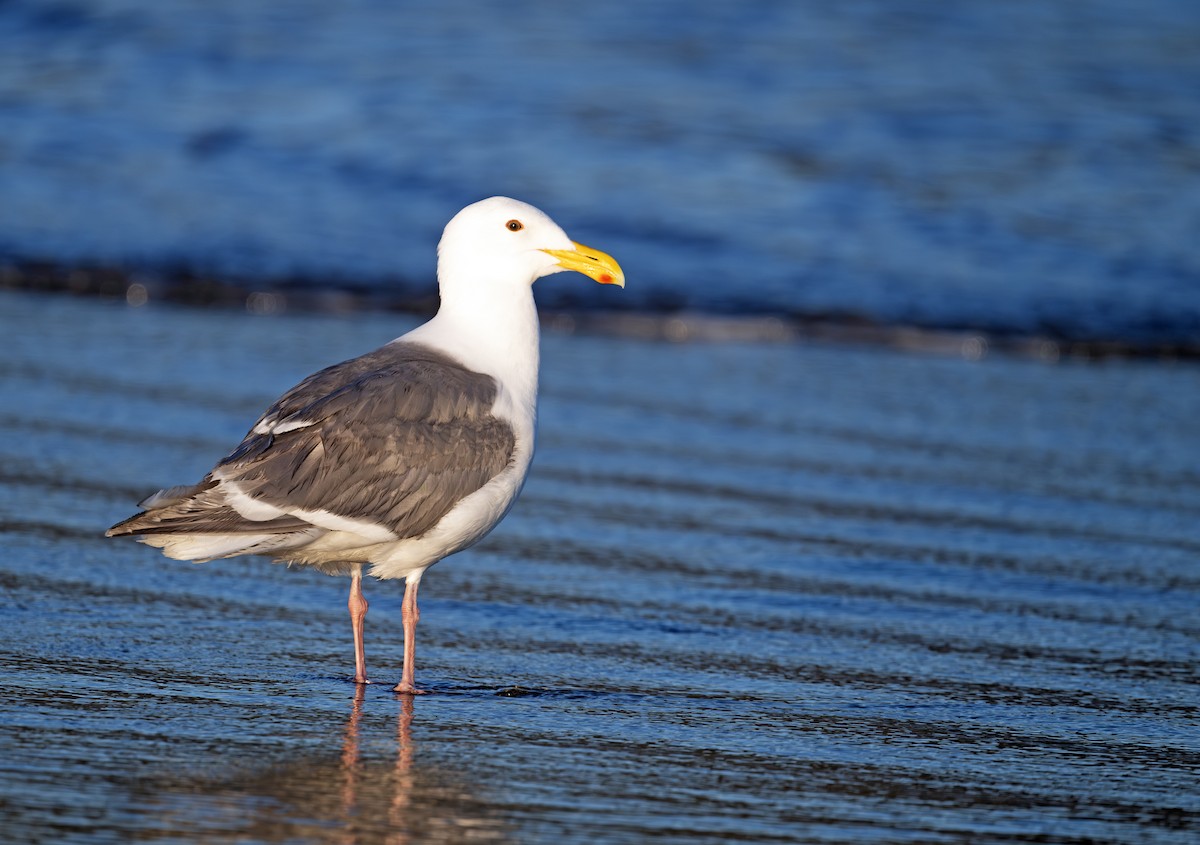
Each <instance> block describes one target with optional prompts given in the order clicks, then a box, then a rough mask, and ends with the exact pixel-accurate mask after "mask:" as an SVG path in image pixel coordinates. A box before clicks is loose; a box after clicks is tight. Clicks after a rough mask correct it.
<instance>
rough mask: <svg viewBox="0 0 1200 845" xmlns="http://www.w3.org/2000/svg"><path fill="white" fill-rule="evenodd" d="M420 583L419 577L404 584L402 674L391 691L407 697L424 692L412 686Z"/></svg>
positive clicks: (419, 615) (419, 614) (419, 616)
mask: <svg viewBox="0 0 1200 845" xmlns="http://www.w3.org/2000/svg"><path fill="white" fill-rule="evenodd" d="M420 583H421V578H420V576H419V575H418V576H417V577H416V578H411V577H410V578H409V579H408V580H407V581H406V582H405V584H404V604H403V605H401V613H402V616H403V621H404V673H403V674H402V675H401V676H400V683H398V684H396V686H395V687H394V688H393V689H394V690H395V691H396V692H404V693H408V694H409V695H421V694H422V693H424V692H425V690H423V689H417V688H416V686H415V685H414V684H413V675H414V673H415V665H414V664H415V662H416V655H417V620H418V619H420V618H421V612H420V611H419V610H417V585H418V584H420Z"/></svg>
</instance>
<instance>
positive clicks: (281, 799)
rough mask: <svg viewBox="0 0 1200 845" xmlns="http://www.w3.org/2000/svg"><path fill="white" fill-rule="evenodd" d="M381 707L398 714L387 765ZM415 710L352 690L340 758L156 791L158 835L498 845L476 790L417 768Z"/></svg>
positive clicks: (410, 703) (398, 700)
mask: <svg viewBox="0 0 1200 845" xmlns="http://www.w3.org/2000/svg"><path fill="white" fill-rule="evenodd" d="M385 708H386V709H387V710H391V709H393V708H394V709H395V712H396V717H395V718H396V721H395V723H394V724H395V734H394V741H395V746H394V757H393V756H392V740H393V737H392V734H391V731H390V730H388V731H386V733H380V732H379V730H378V729H379V727H380V726H381V723H380V720H379V719H378V718H373V716H375V717H378V716H380V715H382V712H381V711H383V710H384V709H385ZM414 709H415V703H414V697H413V696H411V695H404V696H396V697H395V698H394V699H384V698H380V699H375V700H373V699H372V698H371V697H369V696H368V695H367V687H365V686H359V687H357V689H356V691H355V694H354V697H353V699H352V700H351V703H350V709H349V713H348V715H347V716H346V720H345V723H344V725H343V726H342V727H341V731H340V739H341V748H340V755H338V756H332V755H331V756H326V757H324V758H322V757H321V756H317V757H306V758H302V759H294V760H290V761H287V762H284V763H282V764H275V765H271V766H268V767H265V768H257V769H255V770H252V771H250V772H243V773H241V774H238V775H235V776H233V777H225V778H217V779H205V780H203V781H196V780H190V781H188V782H186V783H172V784H170V785H166V784H160V785H159V787H158V788H157V789H155V790H154V792H153V796H152V797H151V796H147V800H148V801H149V803H153V804H155V805H157V807H158V810H159V813H158V818H159V820H160V822H161V823H162V824H163V828H165V829H167V830H175V831H178V832H181V833H186V832H187V831H188V830H195V829H197V826H200V827H201V828H202V829H203V831H204V834H205V835H204V840H205V841H206V842H234V841H244V840H245V839H246V838H251V839H254V840H257V841H261V842H291V841H297V840H303V841H306V842H318V843H321V842H326V843H336V844H337V845H375V843H384V845H406V843H416V842H421V843H424V842H432V843H448V842H463V841H467V840H469V841H471V842H479V841H484V842H498V841H504V840H505V839H506V838H507V835H506V830H505V825H504V823H503V822H502V821H501V819H500V818H499V814H498V813H497V812H496V811H495V810H494V809H493V808H492V807H491V806H489V805H488V804H487V803H486V802H485V801H483V800H482V799H481V798H480V797H478V795H477V790H475V789H474V788H472V787H471V786H470V785H468V784H467V783H466V782H465V781H464V780H463V779H462V777H461V776H460V775H459V774H458V773H457V772H452V771H447V770H446V769H444V768H438V767H433V766H430V765H427V764H426V765H422V763H421V761H420V758H419V755H418V754H417V745H416V743H414V741H413V720H414ZM372 711H374V712H372ZM390 723H391V722H390V719H389V720H387V721H386V722H384V723H383V724H390ZM333 737H337V733H334V735H333ZM333 737H331V738H333ZM335 742H336V739H335ZM335 747H336V746H335ZM381 747H382V748H384V749H386V751H385V752H384V753H383V754H381V753H380V750H379V749H380V748H381ZM333 750H334V749H330V751H333ZM144 786H146V787H149V786H150V784H144ZM163 828H160V830H161V829H163Z"/></svg>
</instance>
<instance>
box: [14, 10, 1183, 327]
mask: <svg viewBox="0 0 1200 845" xmlns="http://www.w3.org/2000/svg"><path fill="white" fill-rule="evenodd" d="M0 126H2V127H3V131H2V132H0V197H2V198H3V201H2V202H0V258H3V259H4V260H6V261H7V262H8V268H7V269H4V268H3V267H0V270H4V275H5V278H10V277H12V276H13V275H14V272H15V271H14V269H13V268H14V267H18V266H20V265H21V263H22V262H27V261H30V260H51V261H54V262H56V263H65V264H67V265H72V264H97V263H100V264H111V265H119V266H121V267H124V268H127V269H129V270H131V271H133V272H135V273H137V274H141V277H142V278H143V279H144V280H145V281H146V282H147V284H148V286H149V287H150V288H151V289H152V290H155V289H156V288H155V285H159V286H170V285H173V284H180V283H181V282H180V281H179V278H180V275H181V271H184V270H186V271H188V272H192V273H200V274H215V275H218V276H220V277H222V278H227V279H229V278H237V279H241V280H243V282H244V283H246V284H250V285H254V284H260V283H261V284H270V285H271V286H284V287H285V288H286V287H288V286H292V287H295V286H307V287H320V288H323V287H334V288H337V287H344V288H350V289H354V290H357V291H366V292H368V293H371V292H374V293H375V294H377V295H378V296H379V297H380V298H382V299H396V300H403V299H405V298H406V297H409V298H411V297H416V296H421V295H427V294H428V293H429V292H430V290H431V285H432V278H433V247H434V244H435V242H436V240H437V237H438V235H439V232H440V229H441V226H442V225H443V224H444V223H445V221H446V220H447V219H448V218H449V217H450V216H451V215H452V214H453V213H454V212H455V211H456V210H457V209H458V208H460V207H461V206H463V205H465V204H466V203H468V202H471V201H473V200H476V199H478V198H480V197H482V196H487V195H490V194H496V193H501V194H509V195H513V196H516V197H519V198H522V199H525V200H528V201H530V202H533V203H535V204H537V205H539V206H542V207H543V208H545V209H546V210H547V211H548V212H550V213H551V214H552V216H554V217H555V218H556V219H558V220H559V222H561V223H562V224H563V225H564V227H565V228H566V229H567V231H568V232H569V233H570V234H572V235H573V236H574V237H576V238H577V239H579V240H582V241H584V242H586V243H592V244H594V245H595V246H597V247H600V248H602V249H605V250H607V251H609V252H611V253H613V254H614V255H616V256H618V258H619V259H620V260H621V261H622V263H623V265H624V266H625V267H626V269H627V271H628V276H629V280H630V284H629V289H628V290H627V292H626V294H625V295H624V296H623V297H622V298H621V307H624V308H628V309H635V310H647V311H664V310H674V309H680V308H684V309H690V310H694V311H702V312H711V313H718V314H728V313H744V312H753V313H767V314H780V315H793V316H800V317H802V318H806V319H807V318H811V317H829V316H831V315H832V316H838V315H841V316H843V317H845V316H847V315H858V316H861V317H866V318H868V319H871V320H875V321H880V322H882V323H885V324H913V323H916V324H920V325H926V326H934V327H955V328H963V327H966V328H972V329H981V330H990V331H994V332H1017V333H1022V334H1030V333H1033V334H1046V335H1053V336H1060V337H1066V338H1109V339H1123V340H1127V341H1133V342H1138V343H1189V344H1195V342H1196V339H1197V337H1200V239H1198V238H1197V237H1196V233H1197V232H1200V191H1197V190H1196V189H1195V186H1196V184H1198V182H1197V176H1198V173H1200V6H1198V5H1197V4H1196V3H1194V2H1191V0H1147V2H1141V3H1136V4H1135V3H1128V2H1123V1H1122V0H1092V2H1087V3H1077V2H1042V3H1032V2H1030V3H1024V2H1022V3H994V2H969V3H935V2H919V0H873V1H872V0H868V1H867V2H855V3H822V2H815V1H814V2H795V3H775V2H767V1H766V0H757V1H756V2H742V3H737V4H699V5H697V4H694V3H685V2H680V1H679V0H664V2H652V3H618V4H605V3H596V4H586V5H578V6H577V7H573V8H570V9H565V8H564V7H563V6H562V5H561V4H558V3H553V2H548V0H531V2H521V3H506V4H495V5H490V6H485V5H483V4H476V3H465V2H437V3H433V2H415V3H405V4H386V3H368V2H357V3H326V2H315V0H297V2H289V3H265V2H264V3H242V2H233V0H225V2H215V1H214V0H194V1H192V0H171V2H159V3H143V2H134V0H128V2H120V0H108V1H107V2H105V0H77V2H70V3H67V2H63V3H54V2H35V0H10V2H7V3H4V4H2V5H0ZM601 293H603V292H602V291H598V290H594V289H593V288H592V287H590V286H585V285H578V284H568V283H564V282H562V281H559V280H555V281H552V282H548V283H545V284H543V285H541V286H540V292H539V296H540V299H541V302H542V304H543V305H544V306H548V307H568V306H569V307H574V308H593V307H612V298H611V297H604V298H601V296H600V294H601Z"/></svg>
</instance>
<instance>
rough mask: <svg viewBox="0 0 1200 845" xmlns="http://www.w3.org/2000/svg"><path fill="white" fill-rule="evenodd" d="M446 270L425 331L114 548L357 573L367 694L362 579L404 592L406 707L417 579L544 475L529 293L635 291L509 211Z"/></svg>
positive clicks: (314, 401)
mask: <svg viewBox="0 0 1200 845" xmlns="http://www.w3.org/2000/svg"><path fill="white" fill-rule="evenodd" d="M437 254H438V264H437V277H438V288H439V292H440V295H441V304H440V307H439V309H438V312H437V314H436V315H435V316H434V317H433V318H432V319H431V320H430V321H429V322H427V323H425V324H424V325H421V326H419V327H417V328H415V329H413V330H412V331H410V332H408V333H407V334H404V335H401V336H400V337H398V338H396V339H395V340H393V341H391V342H390V343H388V344H386V345H384V346H382V347H380V348H379V349H376V350H375V351H373V352H368V353H366V354H365V355H360V356H359V357H357V358H352V359H350V360H348V361H343V362H342V363H340V364H334V365H333V366H331V367H326V368H325V369H323V370H321V371H319V372H317V373H314V374H313V375H311V376H309V377H308V378H306V379H304V380H303V381H301V382H300V383H299V384H298V385H296V386H295V387H293V388H292V389H291V390H289V391H287V392H286V393H284V394H283V396H281V397H280V398H279V399H278V400H277V401H276V402H275V403H274V404H273V405H271V406H270V407H269V408H268V409H267V410H266V412H265V413H264V414H263V415H262V417H260V418H259V420H258V422H256V423H255V424H254V426H253V427H252V428H251V429H250V431H249V432H248V433H247V434H246V436H245V438H244V439H243V440H242V442H241V443H240V444H238V446H237V448H235V449H234V450H233V451H232V452H230V453H229V454H228V455H227V456H226V457H224V458H222V459H221V460H220V461H219V462H218V463H217V465H216V466H215V467H214V468H213V469H212V471H211V472H209V473H208V474H207V475H206V476H204V478H203V479H201V481H200V482H199V483H197V484H192V485H184V486H179V487H170V488H168V489H166V490H160V491H159V492H157V493H155V494H154V495H152V496H150V497H149V498H147V499H145V500H143V501H142V502H141V503H140V504H139V505H138V507H140V508H141V509H142V512H140V513H138V514H135V515H134V516H132V517H130V518H129V519H126V520H124V521H122V522H119V523H117V524H116V525H114V526H113V527H112V528H110V529H108V531H107V532H106V536H109V537H115V536H127V535H133V536H136V537H137V538H138V539H140V540H141V541H142V542H144V543H148V544H150V545H152V546H156V547H158V548H160V549H162V551H163V553H164V554H166V555H167V556H168V557H172V558H176V559H179V560H192V561H196V562H203V561H209V560H215V559H217V558H227V557H234V556H236V555H244V554H257V555H266V556H268V557H271V558H273V559H275V560H277V561H281V562H287V563H289V564H296V565H302V566H311V567H313V568H314V569H317V570H319V571H321V572H324V573H327V574H330V575H348V576H349V577H350V596H349V600H348V603H347V604H348V607H349V611H350V620H351V627H352V628H353V632H354V680H355V681H356V682H357V683H360V684H365V683H369V681H368V679H367V666H366V653H365V648H364V644H363V643H364V636H363V627H364V620H365V618H366V615H367V600H366V598H365V597H364V596H363V591H362V576H363V568H364V566H369V570H368V574H370V575H372V576H374V577H375V578H379V579H382V580H390V579H394V578H403V579H404V580H405V589H404V601H403V605H402V608H401V614H402V619H403V627H404V668H403V671H402V676H401V679H400V682H399V683H398V684H397V685H396V686H395V688H394V689H395V690H396V692H399V693H407V694H416V693H420V692H423V691H422V690H419V689H417V687H416V685H415V681H414V666H415V653H416V651H415V649H416V646H415V642H416V628H417V620H418V619H419V617H420V614H419V612H418V610H417V587H418V586H419V585H420V583H421V576H422V575H423V574H424V572H425V570H426V569H428V568H429V567H430V566H432V565H433V564H435V563H437V562H438V561H440V560H441V559H442V558H445V557H447V556H448V555H452V554H454V553H455V552H459V551H462V550H463V549H465V548H467V547H469V546H471V545H473V544H475V543H477V542H479V541H480V540H481V539H482V538H483V537H484V536H485V535H487V533H488V532H490V531H491V530H492V529H493V528H495V526H496V525H497V523H499V522H500V520H501V519H503V518H504V516H505V514H507V513H508V511H509V509H510V508H511V507H512V506H513V503H514V502H515V501H516V499H517V496H518V494H519V493H520V492H521V488H522V486H523V485H524V483H525V478H526V475H527V474H528V472H529V465H530V461H531V460H532V459H533V447H534V433H535V428H536V421H537V389H538V361H539V352H538V318H537V310H536V308H535V306H534V300H533V283H534V281H536V280H537V279H539V278H541V277H543V276H548V275H550V274H552V273H560V272H563V271H566V270H574V271H578V272H580V273H583V274H584V275H586V276H589V277H591V278H592V279H594V280H595V281H597V282H599V283H601V284H610V285H618V286H620V287H624V285H625V276H624V273H623V271H622V270H621V267H620V266H619V265H618V264H617V262H616V261H615V260H614V259H613V258H612V256H610V255H607V254H606V253H603V252H600V251H599V250H595V249H592V248H591V247H587V246H584V245H583V244H580V243H576V242H574V241H572V240H571V239H570V238H568V237H567V235H566V234H565V233H564V232H563V230H562V229H561V228H560V227H559V226H558V225H557V224H556V223H555V222H554V221H553V220H551V219H550V218H549V217H548V216H547V215H546V214H544V213H543V212H541V211H539V210H538V209H536V208H534V207H533V206H531V205H528V204H526V203H523V202H519V201H517V200H513V199H509V198H507V197H492V198H490V199H485V200H481V201H480V202H476V203H474V204H472V205H469V206H467V207H466V208H464V209H463V210H462V211H460V212H459V213H458V214H456V215H455V216H454V218H453V219H452V220H451V221H450V222H449V223H448V224H447V225H446V229H445V231H444V232H443V234H442V239H441V241H440V243H439V244H438V253H437Z"/></svg>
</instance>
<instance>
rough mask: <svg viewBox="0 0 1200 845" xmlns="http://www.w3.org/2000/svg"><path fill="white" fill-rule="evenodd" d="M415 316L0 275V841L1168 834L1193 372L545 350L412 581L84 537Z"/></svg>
mask: <svg viewBox="0 0 1200 845" xmlns="http://www.w3.org/2000/svg"><path fill="white" fill-rule="evenodd" d="M411 324H412V319H411V318H409V317H398V316H395V315H349V316H321V315H300V316H285V317H273V318H264V317H254V316H249V315H246V314H243V313H239V312H233V311H227V310H191V309H185V308H168V307H158V306H153V305H150V306H146V307H143V308H127V307H125V306H124V305H115V304H108V303H103V302H99V301H96V300H80V299H72V298H68V297H57V298H54V297H51V298H45V297H39V296H36V295H30V294H16V293H7V292H4V293H0V337H2V338H3V351H2V352H0V386H2V388H3V389H2V390H0V433H2V435H3V436H2V437H0V536H2V540H0V543H2V546H0V549H2V554H0V603H2V605H3V612H2V613H0V653H2V655H3V659H2V664H3V673H4V684H3V691H2V693H0V715H2V718H0V834H2V837H0V838H3V839H5V840H6V841H12V842H43V841H44V842H50V841H53V842H85V841H86V842H129V841H152V842H235V841H237V842H338V843H342V842H362V843H367V842H458V841H512V842H556V843H563V842H581V843H582V842H588V843H591V842H643V841H647V840H649V839H651V838H654V839H655V840H656V841H665V842H687V843H699V842H713V843H716V842H791V841H804V842H863V841H871V842H1053V843H1077V842H1114V843H1115V842H1140V843H1147V842H1148V843H1153V842H1179V843H1183V842H1192V841H1195V840H1196V838H1197V836H1198V835H1200V834H1198V831H1200V796H1198V794H1197V789H1196V782H1197V779H1196V775H1197V771H1198V770H1200V739H1198V737H1200V731H1198V730H1197V728H1198V727H1200V700H1198V697H1197V693H1196V690H1197V681H1198V678H1197V656H1198V651H1200V647H1198V643H1200V621H1198V617H1197V614H1196V607H1197V593H1198V592H1200V568H1198V566H1197V563H1198V561H1200V528H1198V527H1197V526H1198V525H1200V519H1198V517H1200V438H1198V437H1197V436H1196V420H1197V419H1200V369H1198V368H1196V367H1195V366H1194V365H1179V364H1171V363H1169V362H1157V363H1149V362H1138V361H1110V362H1104V363H1093V364H1086V363H1080V362H1061V363H1058V364H1047V363H1042V362H1038V361H1034V360H1028V359H1018V358H1006V357H1003V356H997V355H994V354H993V355H988V356H985V357H984V358H983V359H982V360H979V361H969V360H964V359H963V358H961V357H959V356H946V357H939V356H934V355H924V354H906V353H902V352H897V351H894V350H883V349H876V348H868V347H855V346H838V345H822V344H815V343H806V342H803V341H794V342H788V343H760V344H751V343H682V344H671V343H665V342H649V341H639V340H634V339H630V338H612V337H604V336H588V335H583V334H580V335H567V334H561V333H554V332H547V334H546V335H545V336H544V338H543V377H542V388H543V390H542V413H541V422H540V426H541V428H540V444H539V453H538V457H537V459H536V461H535V463H534V469H533V473H532V476H531V480H530V482H529V484H528V485H527V487H526V491H525V494H524V496H523V497H522V499H521V501H520V502H519V504H518V505H517V507H516V508H515V509H514V511H513V513H512V514H511V515H510V517H509V518H508V519H507V520H506V522H505V523H504V524H503V525H502V526H501V528H500V529H498V530H497V531H496V532H495V533H494V534H493V535H492V536H491V537H490V538H488V539H487V540H485V541H484V542H483V543H482V544H480V545H479V546H478V547H477V548H475V549H473V550H470V551H468V552H465V553H463V554H461V555H459V556H457V557H454V558H451V559H449V560H447V561H445V562H444V563H442V564H439V565H438V566H437V567H435V568H434V569H432V570H431V571H430V572H429V573H428V575H427V577H426V579H425V581H424V582H423V586H422V611H423V618H422V623H421V631H420V632H419V634H420V640H419V642H418V661H419V662H418V666H417V677H418V681H419V682H420V684H421V685H422V686H423V687H425V688H426V689H428V690H430V691H431V694H430V695H428V696H424V697H420V698H418V699H416V700H415V701H413V700H405V699H402V698H398V697H396V696H394V695H393V694H392V693H391V692H390V690H389V686H390V684H388V683H384V682H389V681H390V682H394V681H395V680H396V679H397V678H398V677H399V671H400V664H399V661H400V655H401V645H402V644H401V632H400V612H399V608H400V599H401V594H402V588H401V587H400V585H398V584H387V583H384V584H379V583H369V584H368V585H367V595H368V598H369V599H370V601H371V611H370V615H369V617H368V620H367V626H368V627H367V637H368V640H367V648H368V659H369V661H370V666H371V669H372V674H373V676H374V677H375V678H376V679H377V680H378V681H380V682H381V683H378V684H376V685H372V686H370V687H368V688H366V689H365V690H360V689H357V688H356V687H355V686H354V685H353V684H352V683H350V682H349V675H350V671H351V670H352V655H351V647H350V631H349V623H348V620H347V616H346V610H345V589H346V586H347V584H346V583H345V582H344V581H343V580H338V579H331V578H327V577H324V576H321V575H318V574H314V573H310V572H306V571H300V570H289V569H286V568H284V567H281V566H274V565H271V564H269V563H267V562H265V561H263V560H259V559H253V558H250V559H239V560H232V561H219V562H214V563H209V564H204V565H200V566H195V565H191V564H187V563H181V562H177V561H170V560H167V559H165V558H162V557H161V556H160V555H159V554H158V553H157V552H156V551H154V550H152V549H148V548H145V547H142V546H139V545H136V544H133V543H127V542H118V541H113V540H105V539H104V538H103V537H102V536H101V535H102V533H103V530H104V528H106V527H107V526H108V525H109V524H111V523H112V522H114V521H115V520H117V519H119V518H121V517H123V516H125V515H127V514H128V513H130V512H131V508H132V506H133V504H134V502H135V501H136V500H137V499H138V498H140V497H141V496H143V495H145V494H146V493H148V492H151V491H153V490H155V489H157V488H158V487H159V486H161V485H167V484H174V483H182V482H185V481H190V480H192V479H194V478H196V477H198V476H199V475H201V474H202V473H203V472H204V471H206V470H207V469H208V468H209V467H210V466H211V464H212V463H213V461H214V460H215V459H217V458H218V457H220V456H221V455H222V454H224V452H225V450H227V449H228V448H229V447H230V446H231V445H232V444H234V443H235V442H236V441H237V439H238V438H239V437H240V436H241V435H242V434H243V433H244V432H245V430H246V428H247V427H248V426H249V425H250V423H251V422H252V421H253V419H254V418H255V415H256V414H257V413H258V412H259V411H260V410H261V409H262V407H263V406H264V405H265V403H267V402H268V401H270V400H271V399H273V398H274V397H275V396H276V395H277V394H278V393H279V392H280V391H281V390H282V389H284V388H286V387H288V386H290V385H292V384H293V383H294V382H295V381H296V380H297V379H298V378H300V377H302V376H304V375H306V374H307V373H309V372H311V371H312V370H314V369H316V368H318V367H320V366H323V365H325V364H327V363H330V362H332V361H335V360H339V359H341V358H344V357H348V356H350V355H354V354H357V353H359V352H362V351H365V350H367V349H369V348H372V347H373V346H375V345H377V344H379V343H382V342H384V341H386V340H388V339H390V338H391V337H394V336H395V335H397V334H399V333H400V332H402V331H403V330H405V329H406V328H408V327H409V326H410V325H411Z"/></svg>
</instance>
